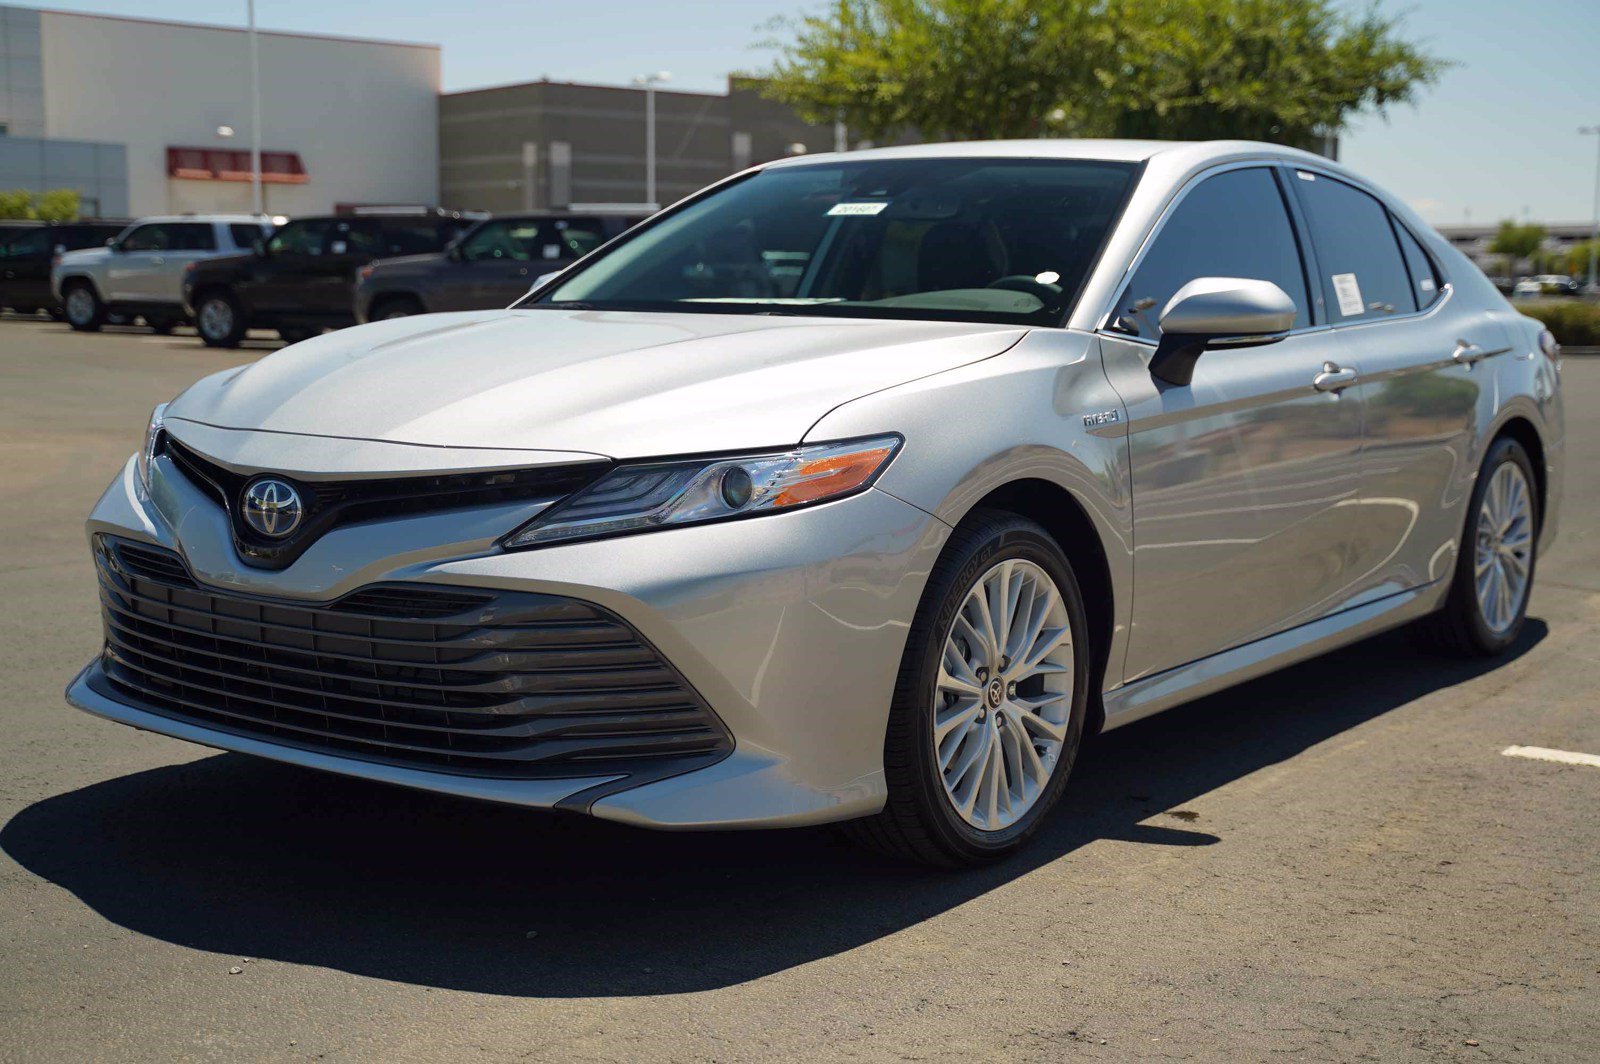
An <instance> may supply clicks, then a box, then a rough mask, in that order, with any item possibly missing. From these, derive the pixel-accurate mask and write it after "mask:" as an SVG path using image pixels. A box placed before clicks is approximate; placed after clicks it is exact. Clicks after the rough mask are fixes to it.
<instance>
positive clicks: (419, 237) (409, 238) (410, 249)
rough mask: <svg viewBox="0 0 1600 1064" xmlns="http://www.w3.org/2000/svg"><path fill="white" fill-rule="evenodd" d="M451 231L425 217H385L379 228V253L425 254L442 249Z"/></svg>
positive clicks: (447, 241)
mask: <svg viewBox="0 0 1600 1064" xmlns="http://www.w3.org/2000/svg"><path fill="white" fill-rule="evenodd" d="M452 235H453V234H452V231H451V230H450V229H448V228H447V227H446V226H443V225H440V224H439V223H438V222H435V221H430V220H428V219H426V218H417V219H409V218H386V219H384V221H383V225H382V228H381V236H380V240H381V246H380V247H379V248H378V249H377V252H378V254H380V255H425V254H427V253H428V252H430V251H443V250H444V246H445V244H447V243H449V240H450V237H451V236H452Z"/></svg>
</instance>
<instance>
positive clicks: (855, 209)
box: [828, 203, 889, 217]
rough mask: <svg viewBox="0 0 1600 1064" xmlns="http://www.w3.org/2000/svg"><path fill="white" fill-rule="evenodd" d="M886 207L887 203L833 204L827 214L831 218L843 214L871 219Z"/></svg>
mask: <svg viewBox="0 0 1600 1064" xmlns="http://www.w3.org/2000/svg"><path fill="white" fill-rule="evenodd" d="M888 205H889V204H888V203H835V204H834V205H833V206H832V207H829V208H828V214H829V215H833V216H837V215H841V214H844V215H865V216H867V217H871V216H872V215H874V214H877V213H879V212H880V211H882V210H883V209H884V208H885V207H887V206H888Z"/></svg>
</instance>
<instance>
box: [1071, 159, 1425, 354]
mask: <svg viewBox="0 0 1600 1064" xmlns="http://www.w3.org/2000/svg"><path fill="white" fill-rule="evenodd" d="M1249 169H1276V170H1279V171H1282V172H1287V171H1294V170H1304V171H1306V172H1307V173H1313V174H1316V175H1317V176H1319V177H1326V178H1328V179H1329V180H1332V181H1342V182H1344V183H1345V184H1347V185H1349V186H1351V187H1352V188H1355V189H1357V190H1359V191H1361V192H1365V193H1366V194H1367V195H1369V196H1371V197H1372V198H1373V199H1375V200H1377V201H1378V203H1379V204H1380V205H1382V207H1383V209H1384V210H1385V211H1386V212H1387V213H1388V215H1389V217H1390V218H1392V219H1393V220H1394V222H1395V224H1397V225H1401V226H1404V227H1405V228H1406V230H1408V231H1410V232H1411V236H1412V238H1413V239H1414V240H1416V241H1417V244H1418V245H1419V246H1420V247H1421V248H1422V250H1423V253H1424V254H1426V255H1427V256H1428V259H1429V261H1431V262H1432V263H1433V267H1434V271H1435V272H1436V273H1437V274H1438V276H1439V281H1440V283H1439V298H1438V299H1435V300H1434V301H1433V302H1432V303H1431V304H1429V305H1428V306H1427V307H1425V308H1423V309H1422V310H1413V311H1410V312H1408V313H1405V314H1391V315H1388V316H1387V317H1382V318H1368V319H1365V320H1363V321H1352V322H1346V323H1344V324H1338V323H1334V322H1331V321H1325V322H1321V323H1317V322H1315V320H1314V319H1315V318H1316V315H1315V314H1311V315H1310V317H1311V318H1312V319H1313V323H1312V324H1311V325H1307V326H1305V327H1303V328H1299V329H1291V330H1289V332H1288V333H1287V334H1286V337H1285V338H1286V339H1287V338H1288V337H1291V336H1304V335H1306V334H1309V333H1316V332H1336V331H1338V330H1342V329H1359V328H1362V327H1364V326H1370V325H1388V324H1389V323H1391V322H1396V321H1407V320H1410V319H1412V318H1424V317H1427V316H1428V315H1430V314H1434V313H1437V312H1438V311H1439V310H1440V309H1441V308H1443V307H1444V306H1445V304H1446V303H1448V302H1449V301H1450V297H1451V295H1452V294H1453V293H1454V292H1455V286H1454V284H1452V283H1451V281H1450V277H1449V275H1448V274H1447V273H1446V272H1445V270H1444V269H1443V267H1442V266H1441V265H1440V263H1439V259H1438V256H1437V255H1434V254H1433V253H1432V252H1431V251H1429V250H1428V245H1427V242H1426V241H1425V240H1423V239H1422V238H1421V237H1419V236H1417V234H1416V232H1415V228H1414V227H1413V226H1412V225H1410V224H1409V223H1408V222H1407V221H1406V219H1405V218H1403V217H1401V216H1400V214H1399V213H1398V212H1397V211H1396V210H1395V209H1394V205H1393V204H1391V203H1390V202H1389V200H1388V198H1387V197H1385V196H1384V194H1383V193H1382V192H1381V191H1379V190H1378V189H1376V188H1373V187H1372V186H1371V185H1368V184H1366V183H1365V182H1364V181H1361V180H1359V179H1357V178H1353V177H1351V176H1349V175H1346V174H1344V173H1341V172H1338V171H1334V170H1331V169H1329V168H1327V167H1324V166H1319V165H1317V164H1316V163H1311V162H1304V161H1301V160H1299V159H1286V158H1282V157H1278V156H1270V155H1262V156H1257V157H1254V158H1250V159H1234V160H1231V161H1229V162H1226V163H1221V164H1219V165H1216V166H1210V167H1206V168H1205V169H1203V170H1199V171H1196V172H1195V173H1193V174H1191V175H1190V176H1189V178H1188V180H1186V181H1185V182H1184V183H1183V185H1182V186H1181V187H1179V189H1178V190H1177V191H1176V192H1174V193H1173V194H1172V198H1171V199H1169V200H1168V201H1167V202H1166V205H1165V206H1163V207H1162V208H1161V213H1160V215H1158V216H1157V218H1156V220H1155V222H1154V223H1153V224H1152V225H1151V226H1150V231H1149V232H1147V233H1146V234H1145V236H1144V239H1143V240H1142V241H1140V243H1139V250H1138V251H1137V252H1135V253H1134V255H1133V257H1132V258H1131V259H1129V260H1128V265H1127V267H1126V268H1124V269H1123V271H1122V274H1121V276H1119V277H1118V278H1117V282H1116V284H1115V285H1114V286H1113V292H1114V293H1115V294H1114V295H1112V297H1111V298H1110V300H1108V301H1107V303H1106V305H1105V306H1104V307H1103V308H1102V309H1101V312H1100V315H1099V317H1098V318H1097V319H1096V321H1097V324H1096V325H1095V327H1094V332H1095V335H1097V336H1107V337H1111V338H1113V339H1117V340H1123V341H1127V342H1129V343H1135V344H1140V345H1142V346H1145V347H1150V348H1154V347H1156V346H1157V345H1158V344H1159V343H1160V341H1159V340H1148V339H1145V338H1144V337H1142V336H1129V335H1128V334H1126V333H1122V332H1118V331H1116V330H1114V329H1112V328H1110V325H1111V319H1112V318H1113V317H1114V316H1115V314H1116V311H1117V304H1118V303H1119V302H1120V301H1121V298H1122V293H1123V291H1124V290H1125V289H1126V288H1127V286H1128V282H1129V281H1130V280H1132V278H1133V275H1134V273H1136V272H1137V271H1138V269H1139V267H1140V266H1142V265H1143V264H1144V260H1145V258H1146V256H1148V255H1149V254H1150V249H1151V247H1152V245H1154V243H1155V241H1156V238H1157V237H1159V236H1160V235H1161V232H1162V230H1163V229H1165V228H1166V227H1167V222H1168V221H1170V220H1171V218H1172V214H1173V212H1174V211H1176V210H1177V209H1178V205H1179V204H1181V203H1182V202H1183V201H1184V200H1185V199H1186V198H1188V196H1189V194H1190V193H1191V192H1193V191H1194V190H1195V189H1196V188H1198V187H1199V186H1200V183H1201V182H1202V181H1205V180H1207V179H1209V178H1212V177H1216V176H1217V175H1219V174H1225V173H1229V172H1230V171H1233V170H1249ZM1290 187H1291V188H1292V187H1293V186H1290ZM1292 194H1293V193H1290V192H1285V195H1292ZM1284 210H1285V213H1286V214H1288V216H1289V225H1290V228H1291V229H1293V231H1294V233H1295V236H1296V237H1297V238H1298V239H1299V240H1301V241H1303V242H1304V244H1305V246H1307V247H1309V248H1310V249H1311V258H1312V261H1313V262H1315V261H1317V260H1316V241H1315V239H1314V238H1313V237H1312V235H1311V227H1310V226H1309V225H1302V224H1301V219H1300V218H1299V217H1298V216H1297V215H1296V213H1295V212H1294V211H1293V210H1291V209H1290V208H1289V206H1288V205H1287V204H1285V207H1284ZM1398 243H1399V242H1398V240H1397V241H1396V246H1397V248H1398ZM1401 254H1402V258H1403V257H1404V252H1403V251H1402V252H1401ZM1302 261H1303V256H1302ZM1307 280H1308V281H1309V282H1311V283H1312V284H1316V283H1317V281H1318V279H1317V278H1316V277H1310V278H1307ZM1312 298H1313V299H1314V298H1316V297H1315V296H1313V297H1312ZM1307 309H1308V310H1309V309H1310V308H1307Z"/></svg>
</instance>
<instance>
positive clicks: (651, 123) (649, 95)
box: [633, 70, 672, 205]
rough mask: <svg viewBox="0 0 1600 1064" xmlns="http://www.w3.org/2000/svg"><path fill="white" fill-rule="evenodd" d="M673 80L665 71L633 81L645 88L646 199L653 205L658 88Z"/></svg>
mask: <svg viewBox="0 0 1600 1064" xmlns="http://www.w3.org/2000/svg"><path fill="white" fill-rule="evenodd" d="M671 79H672V75H671V74H669V73H668V72H667V71H665V70H658V71H656V72H655V73H654V74H643V75H641V76H639V77H636V78H634V79H633V83H634V84H635V85H642V86H644V199H645V202H646V203H649V204H652V205H654V204H655V202H656V86H657V85H659V84H660V83H661V82H663V81H670V80H671Z"/></svg>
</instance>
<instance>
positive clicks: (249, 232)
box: [228, 222, 263, 248]
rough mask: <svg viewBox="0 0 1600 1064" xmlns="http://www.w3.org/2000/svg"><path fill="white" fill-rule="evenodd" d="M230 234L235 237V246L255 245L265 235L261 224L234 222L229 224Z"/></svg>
mask: <svg viewBox="0 0 1600 1064" xmlns="http://www.w3.org/2000/svg"><path fill="white" fill-rule="evenodd" d="M228 235H229V236H231V237H232V238H233V245H234V247H241V248H249V247H254V246H255V243H256V241H257V240H260V239H261V238H262V236H263V234H262V232H261V227H260V226H259V225H250V224H248V223H244V224H241V223H239V222H234V223H233V224H231V225H229V226H228Z"/></svg>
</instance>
